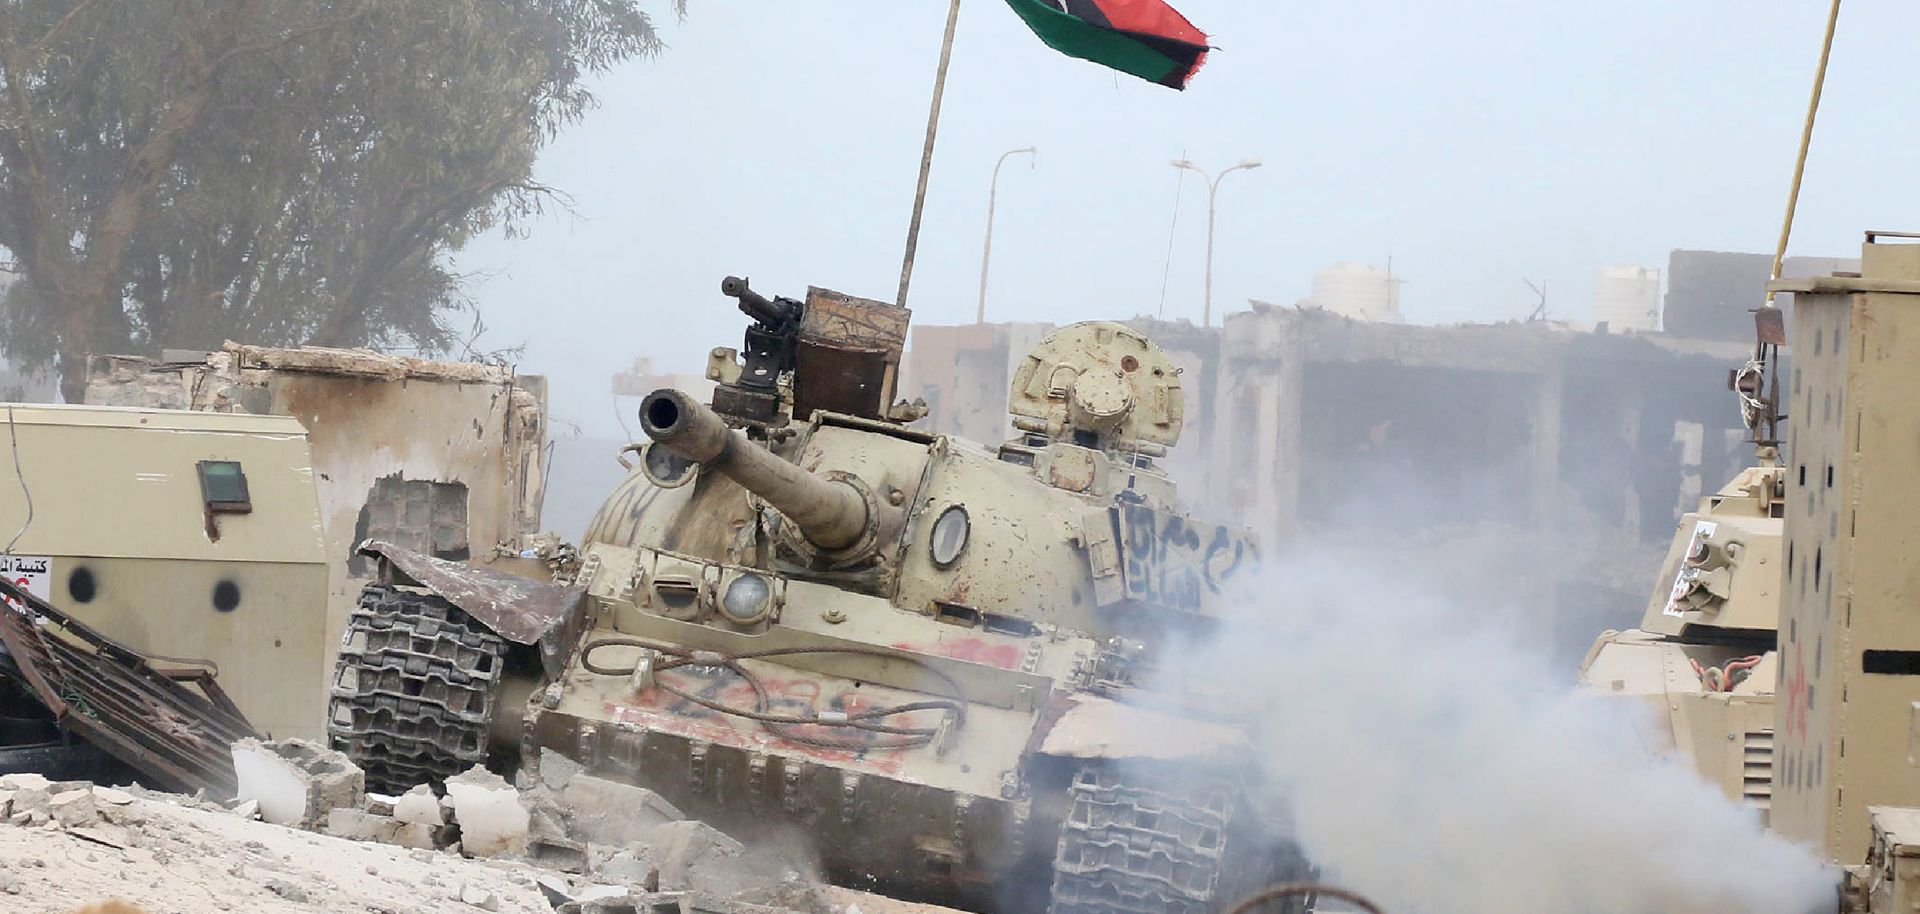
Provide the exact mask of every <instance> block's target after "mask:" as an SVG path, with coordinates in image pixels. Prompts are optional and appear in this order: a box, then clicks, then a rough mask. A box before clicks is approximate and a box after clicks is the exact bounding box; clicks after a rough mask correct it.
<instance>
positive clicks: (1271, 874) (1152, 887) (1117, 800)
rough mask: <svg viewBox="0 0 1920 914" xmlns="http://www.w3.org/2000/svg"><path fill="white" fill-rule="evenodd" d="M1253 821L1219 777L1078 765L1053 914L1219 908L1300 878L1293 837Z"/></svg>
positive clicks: (1165, 913)
mask: <svg viewBox="0 0 1920 914" xmlns="http://www.w3.org/2000/svg"><path fill="white" fill-rule="evenodd" d="M1258 819H1259V817H1258V816H1256V815H1254V814H1253V812H1252V810H1251V809H1250V808H1249V806H1248V805H1247V801H1246V798H1245V792H1244V790H1242V789H1241V787H1240V786H1239V785H1238V783H1237V782H1236V781H1235V780H1233V779H1232V778H1229V777H1226V776H1223V775H1206V774H1189V775H1186V776H1181V775H1180V774H1179V773H1178V772H1142V771H1134V770H1132V769H1131V768H1117V767H1115V766H1113V765H1111V764H1089V765H1085V766H1082V767H1081V768H1080V769H1079V771H1077V772H1076V773H1075V774H1074V778H1073V783H1072V785H1071V787H1070V788H1069V795H1068V810H1067V815H1066V819H1065V821H1063V822H1062V823H1061V826H1060V845H1059V849H1058V851H1057V853H1056V854H1055V856H1054V866H1053V897H1052V903H1051V905H1050V906H1049V908H1048V911H1049V914H1221V912H1223V911H1225V910H1226V909H1227V908H1228V906H1230V905H1232V904H1233V903H1234V902H1236V901H1239V900H1240V899H1242V898H1244V897H1246V896H1247V895H1249V894H1252V893H1253V892H1254V891H1256V890H1258V889H1260V888H1261V887H1263V886H1265V885H1268V884H1270V883H1271V882H1274V881H1278V880H1281V879H1287V878H1302V877H1304V876H1305V875H1306V874H1307V873H1308V869H1307V867H1306V866H1305V865H1304V864H1302V863H1301V861H1300V857H1299V855H1298V853H1297V851H1295V850H1294V849H1293V847H1292V845H1291V843H1290V842H1287V841H1285V840H1283V839H1280V838H1278V837H1275V836H1270V835H1265V834H1262V829H1261V828H1260V826H1259V825H1258V821H1257V820H1258ZM1294 904H1295V907H1294V908H1293V909H1292V910H1293V911H1302V910H1304V909H1305V908H1306V907H1307V902H1305V901H1297V902H1295V903H1294Z"/></svg>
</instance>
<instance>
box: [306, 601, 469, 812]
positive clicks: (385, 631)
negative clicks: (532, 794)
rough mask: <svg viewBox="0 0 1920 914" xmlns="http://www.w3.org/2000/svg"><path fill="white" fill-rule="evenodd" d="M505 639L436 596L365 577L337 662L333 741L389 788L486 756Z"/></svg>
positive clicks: (330, 725)
mask: <svg viewBox="0 0 1920 914" xmlns="http://www.w3.org/2000/svg"><path fill="white" fill-rule="evenodd" d="M506 647H507V646H506V642H505V641H503V640H502V639H501V638H500V636H499V635H496V634H494V633H493V632H491V631H489V630H487V628H486V627H485V626H483V625H481V624H480V623H479V622H478V621H475V620H474V619H473V618H472V617H470V616H468V615H467V614H466V613H464V612H461V611H460V609H459V608H458V607H455V606H454V605H453V604H451V603H448V602H447V601H446V600H444V599H441V598H440V597H438V596H434V595H432V594H425V593H416V592H414V591H410V590H402V589H399V588H397V587H389V586H385V585H380V584H373V585H369V586H368V587H367V588H366V589H365V590H363V591H361V593H360V605H359V607H357V608H356V609H355V610H354V611H353V615H352V616H351V617H349V618H348V620H347V631H346V634H345V636H344V637H343V638H342V639H341V643H340V659H339V662H338V663H337V664H336V665H335V666H334V675H333V688H332V693H331V706H330V708H329V712H328V717H327V734H328V736H329V738H330V739H331V741H332V743H333V747H334V748H335V749H338V750H340V751H341V752H345V753H346V754H347V756H348V757H349V758H351V759H353V762H354V764H356V765H359V766H360V768H361V769H362V770H364V771H365V772H366V773H367V788H368V789H369V790H376V791H386V792H394V793H397V792H401V791H405V790H407V789H409V788H411V787H413V786H414V785H416V784H424V783H429V782H435V783H437V782H439V781H442V780H445V779H446V778H447V777H449V776H451V775H455V774H459V773H460V772H462V771H465V770H467V769H468V768H471V767H473V766H474V765H478V764H482V763H484V762H485V761H486V759H487V724H488V721H489V720H490V718H491V717H492V714H493V705H494V702H495V700H496V699H497V697H498V692H499V685H500V677H501V671H502V668H503V667H504V665H505V663H504V661H505V657H506Z"/></svg>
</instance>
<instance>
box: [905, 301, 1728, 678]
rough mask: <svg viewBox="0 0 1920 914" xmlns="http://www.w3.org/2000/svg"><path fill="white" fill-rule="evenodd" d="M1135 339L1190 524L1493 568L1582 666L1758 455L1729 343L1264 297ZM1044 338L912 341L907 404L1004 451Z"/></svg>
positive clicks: (937, 336) (939, 425)
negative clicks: (1163, 407) (1167, 361)
mask: <svg viewBox="0 0 1920 914" xmlns="http://www.w3.org/2000/svg"><path fill="white" fill-rule="evenodd" d="M1132 323H1133V325H1134V326H1135V327H1136V328H1137V329H1139V330H1141V331H1142V332H1144V333H1146V334H1147V335H1148V336H1149V337H1150V338H1152V339H1153V340H1154V341H1155V342H1156V343H1158V344H1159V345H1161V346H1162V347H1164V348H1165V349H1166V350H1167V352H1168V354H1169V355H1170V356H1171V357H1172V358H1173V359H1174V361H1175V363H1176V364H1177V365H1179V366H1180V367H1181V369H1182V377H1181V380H1182V386H1183V388H1184V392H1185V404H1186V423H1187V425H1186V429H1185V431H1184V432H1183V434H1182V436H1181V443H1180V446H1179V447H1177V448H1174V449H1173V451H1172V453H1171V454H1170V455H1169V457H1168V463H1169V466H1170V469H1171V470H1172V472H1173V473H1174V475H1175V477H1176V478H1178V479H1180V480H1181V481H1182V483H1183V490H1184V491H1185V492H1186V493H1190V494H1188V496H1187V497H1188V501H1189V507H1190V508H1191V509H1194V510H1198V511H1202V512H1204V513H1210V514H1216V515H1219V516H1223V517H1226V518H1231V519H1233V520H1235V521H1237V522H1239V523H1241V524H1244V525H1246V526H1248V527H1251V528H1253V529H1254V530H1255V531H1256V532H1257V533H1258V534H1259V535H1260V537H1261V539H1262V541H1263V542H1266V543H1270V544H1312V543H1328V542H1337V543H1340V544H1342V545H1343V546H1348V547H1353V548H1360V549H1363V550H1364V551H1366V552H1367V553H1368V554H1371V555H1373V556H1375V557H1376V558H1378V559H1379V560H1380V561H1382V562H1392V561H1396V560H1401V559H1396V556H1400V555H1401V553H1403V552H1404V553H1405V555H1404V556H1402V557H1401V558H1403V559H1407V560H1410V559H1411V558H1412V557H1413V556H1415V555H1419V556H1422V557H1424V558H1423V560H1424V561H1427V562H1434V561H1440V562H1444V563H1447V565H1448V568H1449V570H1451V569H1455V568H1457V569H1458V570H1460V571H1461V572H1463V574H1462V577H1478V576H1480V575H1481V574H1482V573H1483V572H1484V571H1487V570H1491V569H1498V573H1500V574H1502V575H1503V576H1504V577H1505V578H1506V579H1507V580H1508V581H1510V582H1511V586H1510V587H1509V588H1508V589H1507V592H1508V593H1509V595H1510V596H1511V597H1512V602H1513V604H1514V606H1513V607H1510V608H1509V609H1510V611H1512V612H1514V613H1517V614H1529V615H1532V616H1533V617H1534V618H1533V619H1532V620H1531V621H1530V622H1529V623H1528V625H1527V626H1524V627H1523V628H1524V630H1525V631H1526V632H1527V633H1529V634H1530V635H1532V636H1535V637H1537V638H1539V639H1541V641H1542V643H1543V646H1550V647H1551V649H1552V650H1553V651H1554V652H1555V653H1556V654H1560V655H1571V657H1572V658H1573V659H1577V658H1578V656H1579V653H1580V652H1581V651H1584V650H1585V648H1586V646H1587V644H1588V643H1589V642H1590V640H1591V638H1592V635H1593V632H1594V631H1596V630H1598V629H1599V628H1602V627H1607V626H1610V625H1612V626H1618V625H1627V624H1631V622H1632V620H1633V619H1635V618H1637V617H1638V614H1639V612H1640V608H1641V606H1642V605H1643V604H1644V602H1645V594H1646V588H1647V587H1649V586H1651V584H1652V578H1653V576H1654V574H1655V570H1656V566H1657V564H1658V561H1659V556H1660V554H1661V553H1662V552H1663V551H1664V549H1665V547H1666V544H1667V542H1668V540H1669V538H1670V537H1671V535H1672V532H1673V524H1674V523H1675V520H1676V518H1678V517H1679V515H1680V513H1681V512H1682V511H1684V510H1688V509H1690V508H1691V506H1692V505H1693V504H1694V503H1695V502H1696V501H1697V500H1698V498H1699V497H1700V494H1701V492H1702V491H1710V490H1711V489H1710V487H1712V486H1717V485H1718V484H1719V483H1720V482H1721V481H1723V480H1725V479H1727V478H1730V477H1731V475H1732V474H1733V473H1734V472H1736V471H1737V470H1738V468H1740V467H1742V466H1744V465H1745V464H1746V462H1747V461H1749V460H1750V459H1751V457H1752V451H1751V447H1750V446H1749V445H1747V444H1746V443H1745V431H1744V428H1743V427H1742V426H1741V423H1740V420H1739V415H1738V411H1737V408H1736V404H1735V402H1734V400H1733V397H1732V395H1731V394H1729V393H1727V391H1726V390H1725V379H1726V376H1727V371H1728V369H1731V368H1733V367H1735V366H1737V365H1739V364H1741V363H1742V362H1743V361H1744V359H1745V358H1746V354H1747V346H1746V345H1743V344H1742V343H1738V342H1733V341H1731V340H1688V339H1681V338H1678V337H1673V336H1667V335H1662V334H1620V333H1606V332H1589V331H1582V330H1576V329H1572V328H1569V327H1567V326H1565V325H1562V324H1557V323H1553V322H1547V321H1531V322H1512V323H1505V324H1483V325H1458V326H1437V327H1436V326H1414V325H1406V324H1396V323H1381V322H1370V321H1362V320H1354V319H1351V318H1348V317H1343V316H1340V315H1338V314H1335V313H1333V312H1330V311H1327V310H1324V309H1319V308H1312V307H1276V306H1273V305H1269V304H1267V303H1264V302H1255V303H1253V308H1252V310H1249V311H1244V312H1239V313H1235V314H1231V315H1229V316H1228V317H1227V318H1226V320H1225V326H1224V327H1223V328H1217V329H1208V328H1199V327H1195V326H1193V325H1192V324H1190V323H1188V322H1185V321H1181V322H1165V321H1155V320H1151V319H1144V318H1143V319H1136V320H1135V321H1133V322H1132ZM1047 329H1048V328H1046V327H1045V326H1044V325H1034V324H982V325H969V326H956V327H934V326H922V327H917V328H915V331H914V336H913V347H912V349H910V350H909V352H908V356H907V360H906V377H907V379H908V383H907V385H906V386H905V387H904V388H903V391H904V392H906V393H907V394H908V395H911V396H920V397H924V398H925V399H926V400H927V402H928V404H929V406H930V407H932V409H931V412H930V415H929V418H928V420H927V421H928V422H929V423H931V424H932V427H933V428H934V429H935V430H938V431H943V432H951V433H956V434H961V435H965V436H968V437H973V438H977V439H981V440H988V441H997V440H1002V439H1004V438H1005V437H1006V435H1005V434H1003V433H1002V432H1001V428H1002V427H1003V426H1004V424H1005V415H1004V413H1002V412H1000V410H999V404H1000V402H1001V401H1002V400H1003V399H1004V396H1005V391H1006V385H1007V379H1008V377H1009V376H1010V375H1011V373H1012V369H1013V364H1014V363H1013V362H1012V361H1011V360H1017V359H1019V358H1020V356H1021V354H1022V353H1023V352H1024V351H1025V342H1026V340H1027V338H1028V337H1038V336H1039V335H1041V334H1043V333H1045V331H1046V330H1047ZM960 404H966V405H965V406H964V407H963V406H961V405H960ZM1574 555H1585V556H1587V558H1584V559H1580V560H1578V561H1577V562H1576V560H1575V559H1573V558H1572V556H1574ZM1435 556H1438V557H1439V558H1437V559H1436V558H1434V557H1435ZM1595 556H1598V557H1599V558H1594V557H1595ZM1542 607H1552V609H1553V611H1552V612H1550V613H1541V612H1540V610H1541V608H1542ZM1489 609H1490V610H1498V609H1500V608H1493V607H1490V608H1489Z"/></svg>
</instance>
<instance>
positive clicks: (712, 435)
mask: <svg viewBox="0 0 1920 914" xmlns="http://www.w3.org/2000/svg"><path fill="white" fill-rule="evenodd" d="M640 427H641V428H643V429H645V430H646V433H647V437H649V438H652V439H653V441H654V443H655V444H658V445H660V446H661V447H664V448H666V449H668V450H670V451H672V452H674V453H676V454H679V455H680V456H681V457H684V458H686V459H688V460H691V461H693V462H694V463H697V464H699V465H700V466H701V467H702V468H704V469H708V470H712V471H714V472H717V473H720V474H722V475H724V476H726V477H727V478H729V479H732V480H733V481H734V482H737V483H739V484H740V485H741V486H742V487H743V488H745V489H746V490H747V491H749V492H752V493H753V494H755V495H758V496H760V498H761V499H762V500H764V501H766V503H767V504H770V505H772V506H773V507H774V510H777V511H779V512H780V513H781V514H782V515H784V516H785V517H786V518H787V520H789V521H792V522H793V525H794V526H795V527H797V528H799V530H800V533H801V535H802V536H805V537H806V538H807V541H808V542H811V543H813V544H814V545H815V546H818V547H820V548H822V549H844V548H846V547H848V546H852V545H853V544H855V543H857V542H859V541H860V539H861V538H862V537H864V536H865V535H866V532H867V524H868V522H869V520H870V518H868V517H867V500H866V498H865V497H864V496H863V495H861V494H860V492H859V490H857V489H855V488H854V487H853V486H850V485H848V484H846V483H844V482H837V481H834V480H830V479H822V478H820V477H818V476H815V475H813V474H812V473H809V472H807V471H806V470H803V469H801V468H799V467H797V466H794V465H793V464H791V463H788V462H787V461H786V460H784V459H782V458H781V457H780V456H779V455H776V454H774V453H773V452H772V451H769V450H767V449H766V448H763V447H759V446H757V445H755V444H754V443H753V442H751V441H748V440H747V438H746V436H744V435H742V434H740V433H739V432H736V431H734V430H733V429H731V428H728V427H727V423H726V420H724V419H721V418H720V415H719V414H718V413H715V412H714V411H713V410H712V409H709V408H708V407H707V406H706V405H705V404H703V403H701V402H699V401H698V400H695V399H693V398H692V397H689V396H687V395H686V394H684V393H682V392H680V391H677V390H673V389H671V388H663V389H661V390H656V391H654V392H653V393H651V394H648V395H647V398H646V399H645V400H643V401H641V403H640Z"/></svg>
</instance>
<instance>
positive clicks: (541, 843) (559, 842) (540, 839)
mask: <svg viewBox="0 0 1920 914" xmlns="http://www.w3.org/2000/svg"><path fill="white" fill-rule="evenodd" d="M527 862H528V863H531V864H533V865H535V866H539V867H544V868H546V869H550V870H558V871H560V872H562V873H584V872H586V871H587V849H586V846H585V845H582V844H581V843H580V842H578V841H574V840H572V839H569V838H566V837H562V836H553V835H542V834H539V833H537V832H536V833H535V834H533V835H532V836H530V837H529V838H528V839H527Z"/></svg>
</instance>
